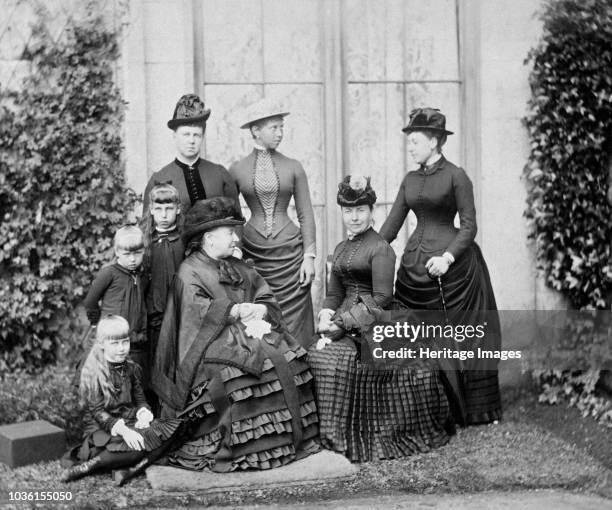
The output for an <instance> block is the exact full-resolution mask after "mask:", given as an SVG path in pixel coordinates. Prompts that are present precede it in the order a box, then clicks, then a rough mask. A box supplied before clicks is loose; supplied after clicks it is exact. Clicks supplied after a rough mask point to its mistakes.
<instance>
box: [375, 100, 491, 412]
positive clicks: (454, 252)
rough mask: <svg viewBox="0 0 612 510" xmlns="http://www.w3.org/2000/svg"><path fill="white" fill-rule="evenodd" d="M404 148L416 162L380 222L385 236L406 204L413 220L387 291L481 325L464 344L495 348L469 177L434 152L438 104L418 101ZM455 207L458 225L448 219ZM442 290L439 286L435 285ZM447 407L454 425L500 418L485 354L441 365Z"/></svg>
mask: <svg viewBox="0 0 612 510" xmlns="http://www.w3.org/2000/svg"><path fill="white" fill-rule="evenodd" d="M403 131H404V132H405V133H406V134H407V135H408V152H409V153H410V154H411V156H412V157H413V158H414V160H415V161H416V162H417V163H419V164H420V165H421V167H420V168H419V170H416V171H412V172H408V174H407V175H406V176H405V177H404V180H403V181H402V184H401V186H400V189H399V192H398V194H397V198H396V199H395V203H394V204H393V207H392V209H391V212H390V213H389V216H388V218H387V219H386V221H385V223H384V224H383V226H382V227H381V229H380V235H381V236H382V237H383V238H384V239H385V240H386V241H387V242H389V243H390V242H392V241H393V240H394V239H395V237H396V236H397V233H398V231H399V229H400V228H401V227H402V225H403V223H404V220H405V219H406V215H407V214H408V212H409V211H410V210H413V211H414V213H415V214H416V217H417V227H416V230H415V231H414V233H413V234H412V236H411V237H410V239H409V240H408V243H407V245H406V249H405V251H404V254H403V256H402V260H401V265H400V268H399V270H398V272H397V280H396V283H395V298H396V300H397V301H399V302H400V303H401V304H402V305H404V306H405V307H407V308H410V309H428V310H435V309H441V308H442V307H443V306H444V305H443V303H442V297H443V298H444V301H445V308H446V311H445V312H446V313H447V319H448V321H449V323H450V324H453V325H474V326H475V325H482V324H486V335H485V336H484V338H482V339H481V340H480V343H478V344H473V345H472V347H473V348H475V347H480V348H482V349H490V350H495V349H499V348H500V346H501V333H500V325H499V317H498V314H497V305H496V303H495V296H494V294H493V289H492V287H491V280H490V278H489V272H488V269H487V265H486V263H485V261H484V258H483V256H482V253H481V251H480V248H479V247H478V245H477V244H476V243H475V242H474V238H475V236H476V210H475V207H474V195H473V191H472V182H471V181H470V179H469V177H468V176H467V174H466V173H465V171H464V170H463V169H461V168H459V167H457V166H455V165H453V164H452V163H451V162H449V161H447V160H446V158H444V156H443V155H442V153H441V149H442V146H443V145H444V143H445V142H446V137H447V135H450V134H452V132H450V131H447V130H446V119H445V117H444V115H442V114H441V113H440V112H439V111H438V110H435V109H432V108H419V109H416V110H414V111H413V112H412V113H411V115H410V122H409V124H408V126H407V127H405V128H404V130H403ZM457 213H459V220H460V226H459V228H456V227H455V226H454V223H453V222H454V218H455V215H456V214H457ZM441 289H442V292H441ZM445 376H446V383H447V388H448V390H449V396H450V397H451V400H452V402H451V403H452V406H453V414H454V415H455V419H456V421H457V422H458V423H460V424H476V423H488V422H492V421H494V420H498V419H500V418H501V401H500V393H499V382H498V376H497V370H496V369H495V370H492V369H491V366H490V360H489V362H488V363H487V361H484V360H479V359H478V358H474V359H473V360H468V361H467V362H464V363H463V364H462V365H461V366H459V365H457V366H454V367H449V370H446V371H445Z"/></svg>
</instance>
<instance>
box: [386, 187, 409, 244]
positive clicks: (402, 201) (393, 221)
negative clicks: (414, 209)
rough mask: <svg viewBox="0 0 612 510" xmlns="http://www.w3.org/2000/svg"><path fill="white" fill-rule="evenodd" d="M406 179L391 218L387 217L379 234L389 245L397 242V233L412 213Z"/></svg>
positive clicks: (391, 212)
mask: <svg viewBox="0 0 612 510" xmlns="http://www.w3.org/2000/svg"><path fill="white" fill-rule="evenodd" d="M406 179H407V176H406V177H404V179H403V180H402V184H401V185H400V188H399V191H398V192H397V197H396V198H395V202H393V207H391V211H390V212H389V216H387V219H386V220H385V222H384V223H383V226H382V227H380V232H379V234H380V235H381V237H382V238H383V239H384V240H385V241H387V242H388V243H391V242H393V241H394V240H395V238H396V237H397V233H398V232H399V230H400V228H402V225H403V224H404V221H405V219H406V216H407V215H408V213H409V212H410V207H408V204H407V203H406Z"/></svg>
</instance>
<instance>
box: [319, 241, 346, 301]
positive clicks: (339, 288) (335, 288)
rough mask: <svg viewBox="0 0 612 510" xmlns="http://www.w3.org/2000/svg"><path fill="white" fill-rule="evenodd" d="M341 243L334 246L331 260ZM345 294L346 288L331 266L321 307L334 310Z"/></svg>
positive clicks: (334, 257)
mask: <svg viewBox="0 0 612 510" xmlns="http://www.w3.org/2000/svg"><path fill="white" fill-rule="evenodd" d="M342 244H343V243H340V244H339V245H338V246H337V247H336V250H335V251H334V256H333V259H332V260H336V254H337V253H338V250H339V249H340V246H342ZM345 295H346V289H345V288H344V285H343V284H342V280H341V279H340V277H339V276H338V274H337V273H336V271H334V268H333V267H332V270H331V274H330V275H329V283H328V285H327V294H326V296H325V299H324V300H323V305H322V308H329V309H330V310H334V311H336V310H337V309H338V307H339V306H340V305H341V304H342V301H343V300H344V296H345Z"/></svg>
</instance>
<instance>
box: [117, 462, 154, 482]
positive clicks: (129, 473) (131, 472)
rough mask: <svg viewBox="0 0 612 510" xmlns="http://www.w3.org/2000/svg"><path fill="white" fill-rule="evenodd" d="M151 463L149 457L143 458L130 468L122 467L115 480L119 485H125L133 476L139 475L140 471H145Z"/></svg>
mask: <svg viewBox="0 0 612 510" xmlns="http://www.w3.org/2000/svg"><path fill="white" fill-rule="evenodd" d="M150 464H151V462H150V460H149V459H142V460H141V461H140V462H139V463H138V464H136V465H135V466H134V467H131V468H130V469H122V470H121V471H118V472H117V474H116V476H115V482H117V485H118V486H119V487H122V486H124V485H125V484H126V483H128V482H129V481H130V480H131V479H132V478H134V477H135V476H138V475H139V474H140V473H144V471H145V469H147V468H148V467H149V465H150Z"/></svg>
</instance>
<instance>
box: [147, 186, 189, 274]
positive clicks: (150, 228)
mask: <svg viewBox="0 0 612 510" xmlns="http://www.w3.org/2000/svg"><path fill="white" fill-rule="evenodd" d="M149 204H150V205H149V207H152V206H153V204H176V206H177V208H178V211H180V209H181V197H180V195H179V192H178V190H177V189H176V188H175V187H174V186H173V185H172V184H171V182H170V181H168V182H158V183H157V184H155V186H153V188H151V191H149ZM183 223H184V218H183V215H182V214H178V215H177V216H176V229H177V231H178V232H179V234H180V233H181V232H182V230H183ZM141 225H142V231H143V235H144V250H145V252H144V259H143V263H142V265H143V267H144V268H145V270H147V268H148V267H149V266H150V263H151V236H152V235H153V232H155V220H154V219H153V215H152V214H151V211H150V210H149V211H143V218H142V223H141Z"/></svg>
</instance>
